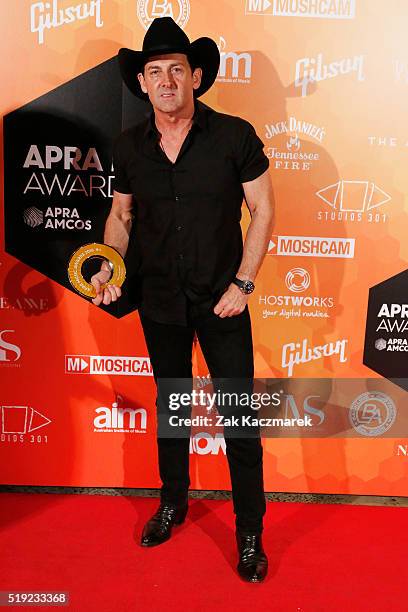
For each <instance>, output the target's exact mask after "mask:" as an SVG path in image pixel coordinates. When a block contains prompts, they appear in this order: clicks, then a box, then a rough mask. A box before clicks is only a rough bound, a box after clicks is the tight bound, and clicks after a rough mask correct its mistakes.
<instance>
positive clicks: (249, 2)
mask: <svg viewBox="0 0 408 612" xmlns="http://www.w3.org/2000/svg"><path fill="white" fill-rule="evenodd" d="M245 14H246V15H272V16H274V17H320V18H323V19H353V18H354V17H355V14H356V0H246V3H245Z"/></svg>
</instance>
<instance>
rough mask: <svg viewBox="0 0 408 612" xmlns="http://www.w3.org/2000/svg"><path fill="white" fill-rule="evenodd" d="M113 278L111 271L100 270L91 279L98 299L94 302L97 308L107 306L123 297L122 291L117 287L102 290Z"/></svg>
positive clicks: (110, 286)
mask: <svg viewBox="0 0 408 612" xmlns="http://www.w3.org/2000/svg"><path fill="white" fill-rule="evenodd" d="M110 277H111V271H110V270H100V272H98V273H97V274H94V275H93V276H92V278H91V284H92V285H93V286H94V287H95V291H96V297H94V299H93V300H92V303H93V304H95V306H99V305H100V304H102V303H103V304H105V305H106V306H107V305H108V304H110V303H111V302H116V300H117V299H118V298H119V297H120V296H121V295H122V290H121V288H120V287H118V286H117V285H107V286H106V287H105V288H102V285H104V284H105V283H107V282H108V280H109V279H110Z"/></svg>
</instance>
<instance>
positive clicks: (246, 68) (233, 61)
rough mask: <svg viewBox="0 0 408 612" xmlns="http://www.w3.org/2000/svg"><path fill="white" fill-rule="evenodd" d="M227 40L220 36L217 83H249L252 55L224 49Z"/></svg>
mask: <svg viewBox="0 0 408 612" xmlns="http://www.w3.org/2000/svg"><path fill="white" fill-rule="evenodd" d="M226 47H227V41H226V40H225V38H223V37H222V36H220V40H219V43H218V49H219V51H220V68H219V71H218V76H217V81H218V82H219V83H250V82H251V74H252V55H251V54H250V53H248V52H242V53H236V52H235V51H226V50H225V49H226Z"/></svg>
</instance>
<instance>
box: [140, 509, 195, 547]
mask: <svg viewBox="0 0 408 612" xmlns="http://www.w3.org/2000/svg"><path fill="white" fill-rule="evenodd" d="M187 510H188V505H187V504H186V506H183V507H182V508H177V506H173V505H171V504H166V503H161V504H160V506H159V509H158V510H157V512H156V513H155V514H153V516H152V518H151V519H150V520H149V521H147V523H146V525H145V526H144V529H143V533H142V540H141V544H142V546H157V545H158V544H162V543H163V542H166V540H168V539H169V538H170V536H171V529H172V527H173V525H180V524H181V523H183V522H184V519H185V518H186V514H187Z"/></svg>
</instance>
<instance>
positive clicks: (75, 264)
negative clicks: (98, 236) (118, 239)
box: [68, 242, 126, 298]
mask: <svg viewBox="0 0 408 612" xmlns="http://www.w3.org/2000/svg"><path fill="white" fill-rule="evenodd" d="M94 257H95V258H98V259H105V260H107V261H108V262H110V263H111V264H112V266H113V271H112V276H111V278H110V279H109V280H108V282H107V283H104V284H103V285H102V287H106V285H116V286H117V287H121V286H122V285H123V283H124V281H125V278H126V266H125V262H124V261H123V258H122V256H121V254H120V253H118V251H117V250H116V249H114V248H113V247H111V246H108V245H107V244H101V243H99V242H91V243H89V244H84V245H83V246H81V247H79V249H77V250H76V251H75V252H74V253H73V254H72V255H71V259H70V260H69V264H68V278H69V282H70V283H71V285H72V286H73V288H74V289H75V290H76V291H77V292H78V293H80V294H81V295H83V296H85V297H90V298H94V297H96V291H95V287H94V286H93V285H91V283H88V281H86V280H85V278H84V276H83V274H82V266H83V264H84V262H85V261H87V260H88V259H91V258H94Z"/></svg>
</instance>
